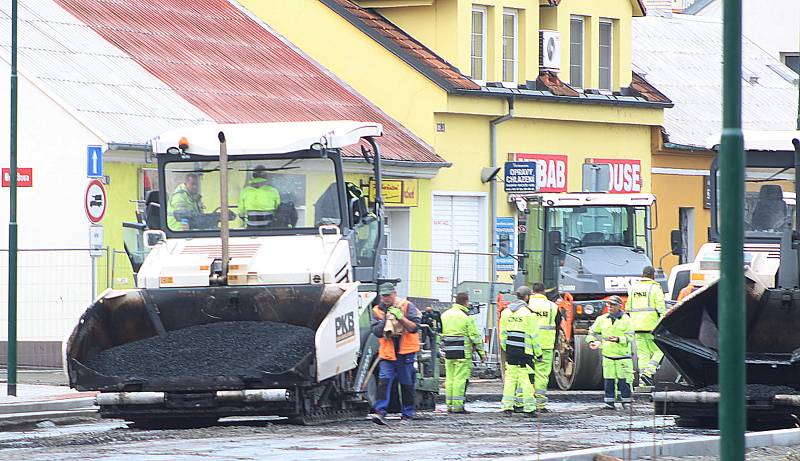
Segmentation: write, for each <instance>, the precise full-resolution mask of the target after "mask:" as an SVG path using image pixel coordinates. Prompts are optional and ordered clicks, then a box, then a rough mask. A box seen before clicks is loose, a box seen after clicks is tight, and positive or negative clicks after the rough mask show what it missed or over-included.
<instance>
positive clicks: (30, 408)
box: [0, 397, 94, 416]
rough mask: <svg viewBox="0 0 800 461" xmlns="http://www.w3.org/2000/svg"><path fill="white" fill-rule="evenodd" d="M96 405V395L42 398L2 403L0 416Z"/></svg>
mask: <svg viewBox="0 0 800 461" xmlns="http://www.w3.org/2000/svg"><path fill="white" fill-rule="evenodd" d="M93 405H94V397H78V398H67V399H60V400H41V401H30V402H18V403H3V404H0V416H1V415H8V414H16V413H31V412H43V411H64V410H72V409H75V408H86V407H91V406H93Z"/></svg>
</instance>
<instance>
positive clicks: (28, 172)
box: [2, 168, 33, 187]
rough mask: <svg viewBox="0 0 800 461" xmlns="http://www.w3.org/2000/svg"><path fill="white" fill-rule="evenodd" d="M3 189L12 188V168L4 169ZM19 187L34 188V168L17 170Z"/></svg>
mask: <svg viewBox="0 0 800 461" xmlns="http://www.w3.org/2000/svg"><path fill="white" fill-rule="evenodd" d="M2 175H3V181H2V184H3V187H11V168H3V171H2ZM17 187H33V168H17Z"/></svg>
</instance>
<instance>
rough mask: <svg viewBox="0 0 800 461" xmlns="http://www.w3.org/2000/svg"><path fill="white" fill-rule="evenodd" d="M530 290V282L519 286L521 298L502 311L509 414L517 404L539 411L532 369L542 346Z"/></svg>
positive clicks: (504, 406) (504, 405)
mask: <svg viewBox="0 0 800 461" xmlns="http://www.w3.org/2000/svg"><path fill="white" fill-rule="evenodd" d="M530 294H531V289H530V288H528V287H526V286H521V287H519V288H517V291H516V295H517V300H515V301H513V302H512V303H510V304H509V305H508V308H506V309H504V310H503V313H502V314H501V315H500V347H501V349H502V350H503V351H505V353H506V369H505V371H506V372H505V377H504V379H505V381H504V383H503V399H502V400H501V406H502V409H503V412H504V413H505V414H506V415H513V413H514V410H515V408H517V409H521V410H522V412H523V413H525V414H526V415H529V416H534V415H535V414H536V401H535V400H534V396H533V392H534V391H533V383H532V382H531V379H530V373H531V372H532V370H533V364H534V362H535V361H538V360H541V359H542V346H540V345H539V338H538V337H537V323H536V319H535V318H534V316H533V313H532V312H531V310H530V308H529V307H528V299H529V298H530Z"/></svg>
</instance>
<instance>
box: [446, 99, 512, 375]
mask: <svg viewBox="0 0 800 461" xmlns="http://www.w3.org/2000/svg"><path fill="white" fill-rule="evenodd" d="M506 101H508V113H507V114H506V115H503V116H501V117H497V118H495V119H492V120H490V121H489V166H490V167H491V168H496V167H497V125H500V124H501V123H504V122H507V121H509V120H511V119H512V118H514V98H508V99H507V100H506ZM489 203H490V205H489V210H490V211H489V225H490V226H491V228H492V240H491V242H492V243H491V251H490V253H492V256H491V258H490V260H491V262H490V265H489V271H490V274H491V283H490V284H489V287H490V288H489V306H490V307H491V306H492V303H493V302H494V300H495V299H496V298H497V293H496V292H495V291H496V290H495V282H496V281H497V280H496V279H497V271H496V270H495V258H496V256H495V252H496V251H497V248H496V243H495V242H497V226H496V225H495V220H496V218H497V181H495V180H494V179H493V180H491V181H489ZM453 282H454V283H457V282H458V281H457V280H454V281H453ZM491 311H492V313H491V314H490V313H488V312H487V315H492V317H493V318H494V325H493V326H494V330H495V335H494V337H495V338H496V340H497V350H498V353H499V350H500V334H499V332H498V331H497V326H498V319H497V315H496V312H497V307H496V306H495V308H494V309H491ZM500 371H501V373H503V364H502V363H501V364H500Z"/></svg>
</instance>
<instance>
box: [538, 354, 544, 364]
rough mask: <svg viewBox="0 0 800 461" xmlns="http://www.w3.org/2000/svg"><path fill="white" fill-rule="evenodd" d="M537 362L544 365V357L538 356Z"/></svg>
mask: <svg viewBox="0 0 800 461" xmlns="http://www.w3.org/2000/svg"><path fill="white" fill-rule="evenodd" d="M536 361H537V362H539V363H542V362H544V355H538V356H536Z"/></svg>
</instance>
